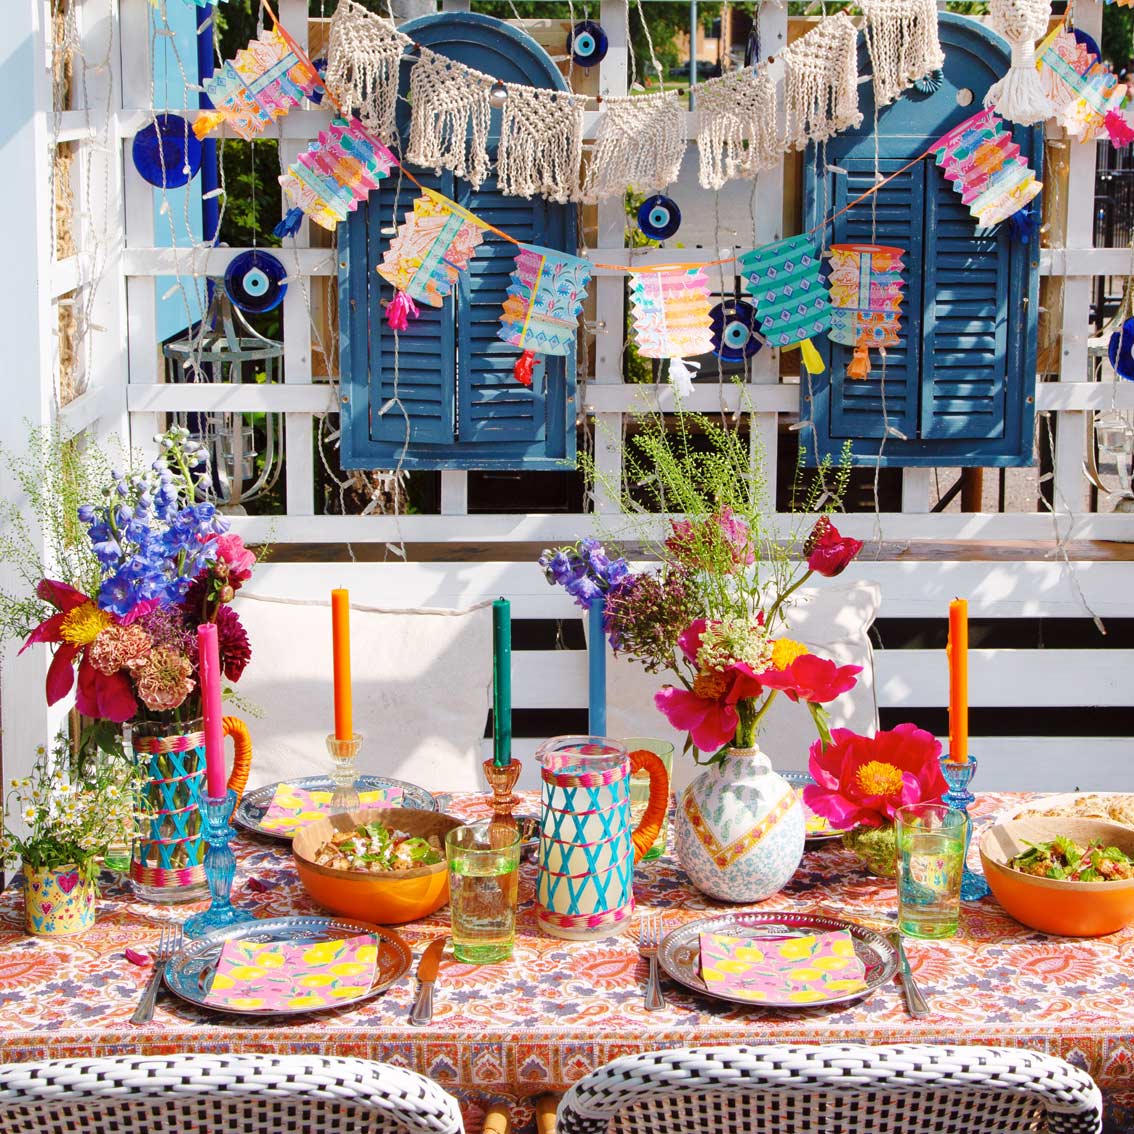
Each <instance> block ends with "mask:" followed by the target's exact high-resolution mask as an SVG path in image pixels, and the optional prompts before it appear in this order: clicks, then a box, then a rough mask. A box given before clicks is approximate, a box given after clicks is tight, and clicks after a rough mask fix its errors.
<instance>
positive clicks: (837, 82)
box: [780, 12, 862, 150]
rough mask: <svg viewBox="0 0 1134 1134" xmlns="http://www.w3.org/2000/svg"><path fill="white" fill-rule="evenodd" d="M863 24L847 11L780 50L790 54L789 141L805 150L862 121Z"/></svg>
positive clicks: (786, 109)
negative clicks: (860, 27)
mask: <svg viewBox="0 0 1134 1134" xmlns="http://www.w3.org/2000/svg"><path fill="white" fill-rule="evenodd" d="M857 43H858V29H857V28H856V27H855V25H854V23H853V22H852V20H851V18H850V17H849V16H848V15H847V14H846V13H845V12H839V13H838V14H837V15H834V16H832V17H831V18H830V19H827V20H823V22H822V23H819V24H816V25H815V27H813V28H812V29H811V31H809V32H808V33H807V34H806V35H805V36H803V37H802V38H800V39H797V40H796V41H795V43H792V44H789V46H787V47H785V48H784V49H783V51H782V52H781V53H780V55H781V58H782V59H783V60H784V66H785V77H784V116H785V127H784V147H785V149H790V148H794V149H797V150H801V149H803V148H804V146H806V145H807V143H808V142H822V141H825V140H826V139H827V138H830V137H832V136H834V135H835V134H838V133H839V132H840V131H841V130H846V129H848V128H849V127H852V126H859V125H861V123H862V114H861V112H860V111H859V109H858V47H857Z"/></svg>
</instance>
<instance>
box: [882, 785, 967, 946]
mask: <svg viewBox="0 0 1134 1134" xmlns="http://www.w3.org/2000/svg"><path fill="white" fill-rule="evenodd" d="M968 825H969V820H968V817H967V816H966V815H965V813H964V812H963V811H957V810H955V809H953V808H951V807H948V806H946V805H945V804H943V803H919V804H916V805H915V806H912V807H903V808H901V809H900V810H899V811H898V813H897V816H896V832H895V833H896V836H897V843H898V927H899V928H900V929H901V931H902V932H903V933H905V934H906V935H908V936H910V937H930V938H932V937H952V936H953V935H954V934H955V933H956V932H957V926H958V924H959V922H960V915H961V872H962V869H963V867H964V864H965V842H966V838H967V836H968Z"/></svg>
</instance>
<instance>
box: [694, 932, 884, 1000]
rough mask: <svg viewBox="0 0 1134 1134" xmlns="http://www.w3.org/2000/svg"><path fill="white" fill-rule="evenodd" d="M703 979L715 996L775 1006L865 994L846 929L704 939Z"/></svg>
mask: <svg viewBox="0 0 1134 1134" xmlns="http://www.w3.org/2000/svg"><path fill="white" fill-rule="evenodd" d="M701 976H702V978H703V979H704V981H705V984H706V986H707V987H708V988H709V990H710V991H712V992H722V993H725V994H727V995H728V996H734V997H738V998H739V999H741V1000H752V1001H756V1002H757V1003H759V1002H761V1001H763V1002H766V1003H772V1004H808V1003H811V1002H814V1001H821V1000H829V999H831V998H832V997H834V996H844V995H846V994H847V993H849V992H861V991H863V990H864V989H865V988H866V980H865V977H866V968H865V966H864V965H863V963H862V961H861V960H859V958H858V957H857V956H856V954H855V951H854V940H853V939H852V937H851V935H850V934H849V933H847V931H846V930H845V929H840V930H836V931H835V932H832V933H809V934H806V935H804V936H802V937H761V938H747V937H729V936H727V935H725V934H723V933H702V934H701Z"/></svg>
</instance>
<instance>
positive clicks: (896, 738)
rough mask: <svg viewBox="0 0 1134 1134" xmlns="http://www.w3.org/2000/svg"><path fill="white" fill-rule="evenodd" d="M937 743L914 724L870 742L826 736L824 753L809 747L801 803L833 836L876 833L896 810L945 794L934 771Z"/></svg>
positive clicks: (842, 731)
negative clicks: (825, 821) (857, 829)
mask: <svg viewBox="0 0 1134 1134" xmlns="http://www.w3.org/2000/svg"><path fill="white" fill-rule="evenodd" d="M940 756H941V742H940V741H939V740H937V739H936V737H934V736H933V734H932V733H928V732H926V731H925V730H924V729H920V728H918V727H917V725H914V724H900V725H898V726H896V727H895V728H892V729H889V730H888V731H882V732H878V733H876V734H875V735H874V736H872V737H870V736H859V735H858V733H855V732H851V730H850V729H849V728H836V729H833V730H832V732H831V743H830V744H829V745H827V746H826V747H824V746H823V742H822V741H821V740H817V741H816V742H815V743H814V744H813V745H812V746H811V753H810V757H811V758H810V760H809V761H808V770H809V771H810V772H811V778H812V779H813V780H814V781H815V783H814V784H808V786H807V787H805V788H804V789H803V802H804V803H806V804H807V806H808V807H809V808H810V809H811V810H812V811H813V812H815V814H816V815H822V816H824V817H825V818H827V819H829V820H830V821H831V826H832V827H834V828H836V829H837V830H842V831H845V830H849V829H850V828H852V827H855V826H863V827H881V826H883V825H884V824H887V823H892V822H893V821H894V813H895V812H896V811H897V810H898V808H899V807H908V806H910V805H911V804H915V803H935V802H937V801H938V800H940V798H941V796H942V794H943V793H944V792H945V791H946V790H947V789H948V784H946V782H945V777H944V776H942V774H941V766H940V762H939V761H940Z"/></svg>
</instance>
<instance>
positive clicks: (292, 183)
mask: <svg viewBox="0 0 1134 1134" xmlns="http://www.w3.org/2000/svg"><path fill="white" fill-rule="evenodd" d="M397 164H398V159H397V158H396V157H394V155H393V154H392V153H391V152H390V151H389V150H388V149H386V147H385V146H384V145H382V143H381V142H379V141H378V140H377V139H376V138H374V137H372V136H371V135H370V134H369V133H368V132H367V130H366V127H365V126H363V125H362V123H361V122H360V121H359V120H358V119H357V118H352V119H351V120H350V121H349V122H347V121H345V120H344V119H341V118H338V119H335V121H334V122H332V123H331V125H330V126H329V127H328V128H327V129H326V130H323V131H321V132H320V134H319V137H318V139H317V140H316V141H314V142H312V143H311V145H310V146H308V147H307V149H306V150H304V151H303V153H301V154H300V155H299V157H298V158H297V159H296V160H295V161H294V162H292V164H291V165H290V166H289V167H288V171H287V173H285V174H283V176H281V177H280V184H281V185H282V186H283V188H284V191H285V192H286V193H287V195H288V197H289V198H290V199H291V201H292V203H293V204H294V205H295V207H296V208H299V209H302V210H303V212H305V213H306V214H307V215H308V216H309V217H310V218H311V219H312V220H313V221H315V222H316V224H320V225H322V226H323V228H329V229H331V231H332V232H333V231H334V230H335V228H336V227H337V226H338V225H339V224H340V223H341V222H342V221H344V220H346V218H347V215H348V214H349V213H352V212H353V211H354V210H355V209H357V208H358V204H359V202H360V201H364V200H366V197H367V195H368V194H369V193H370V190H371V189H375V188H377V187H378V183H379V182H380V181H381V180H382V179H383V178H384V177H387V176H389V173H390V170H391V169H393V168H394V166H396V165H397Z"/></svg>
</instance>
